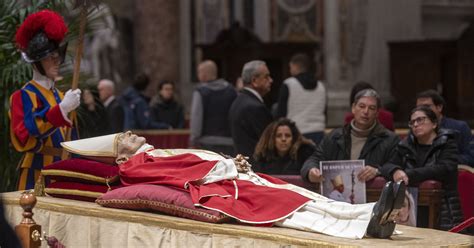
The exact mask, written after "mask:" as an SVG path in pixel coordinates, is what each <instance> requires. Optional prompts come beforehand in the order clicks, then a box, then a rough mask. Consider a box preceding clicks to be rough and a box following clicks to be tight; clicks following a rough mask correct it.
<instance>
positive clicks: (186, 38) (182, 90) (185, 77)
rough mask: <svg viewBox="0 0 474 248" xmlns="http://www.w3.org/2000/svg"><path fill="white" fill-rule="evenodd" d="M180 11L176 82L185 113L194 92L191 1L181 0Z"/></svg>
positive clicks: (187, 110)
mask: <svg viewBox="0 0 474 248" xmlns="http://www.w3.org/2000/svg"><path fill="white" fill-rule="evenodd" d="M179 2H180V13H179V16H180V17H179V18H180V19H179V22H180V23H179V25H180V26H179V31H180V37H179V44H180V45H179V52H180V57H179V82H176V88H177V89H179V92H177V93H178V98H179V99H178V100H179V101H181V103H182V104H183V105H184V107H185V113H189V111H190V106H191V100H192V92H193V89H194V85H193V83H192V82H191V80H192V79H191V75H192V70H193V68H192V61H191V60H192V57H191V54H192V37H191V23H192V22H191V11H192V10H191V1H189V0H180V1H179Z"/></svg>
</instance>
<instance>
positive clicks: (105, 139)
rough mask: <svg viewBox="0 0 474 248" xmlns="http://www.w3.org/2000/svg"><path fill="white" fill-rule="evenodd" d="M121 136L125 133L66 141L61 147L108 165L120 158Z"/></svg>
mask: <svg viewBox="0 0 474 248" xmlns="http://www.w3.org/2000/svg"><path fill="white" fill-rule="evenodd" d="M121 134H123V133H116V134H110V135H104V136H98V137H93V138H87V139H79V140H73V141H66V142H61V146H62V147H63V148H64V149H65V150H66V151H68V152H70V153H73V154H77V155H80V156H83V157H87V158H90V159H93V160H98V161H102V162H106V163H114V162H115V159H116V158H117V156H118V140H119V136H120V135H121Z"/></svg>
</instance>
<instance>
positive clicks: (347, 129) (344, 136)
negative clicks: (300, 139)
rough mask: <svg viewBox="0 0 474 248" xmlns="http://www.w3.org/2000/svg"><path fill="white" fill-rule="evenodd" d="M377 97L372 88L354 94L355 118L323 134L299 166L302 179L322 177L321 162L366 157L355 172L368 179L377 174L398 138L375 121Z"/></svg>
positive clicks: (316, 180)
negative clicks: (314, 149) (301, 165)
mask: <svg viewBox="0 0 474 248" xmlns="http://www.w3.org/2000/svg"><path fill="white" fill-rule="evenodd" d="M380 105H381V104H380V97H379V95H378V94H377V92H375V91H374V90H372V89H366V90H362V91H360V92H359V93H357V94H356V96H355V100H354V103H353V104H352V113H353V114H354V119H353V120H352V122H351V123H349V124H347V125H346V126H344V127H341V128H337V129H335V130H333V131H332V132H331V133H330V134H329V135H327V136H326V137H324V139H323V141H322V142H321V144H319V146H318V147H317V149H316V151H315V152H314V153H313V155H311V157H309V158H308V159H307V160H306V162H305V163H304V165H303V168H302V169H301V176H302V177H303V180H305V181H309V182H312V183H317V182H320V181H321V180H322V176H321V171H320V170H319V162H320V161H328V160H355V159H363V160H365V167H364V169H363V170H362V171H361V172H360V173H359V174H358V175H357V177H358V179H359V180H361V181H368V180H371V179H372V178H374V177H375V176H377V175H379V174H380V171H379V169H380V167H381V166H382V165H383V164H384V163H386V162H388V160H389V159H390V158H391V157H392V155H393V153H394V151H395V146H396V145H397V143H398V142H399V140H400V139H399V137H398V136H397V135H396V134H395V133H393V132H391V131H389V130H388V129H386V128H385V127H383V126H382V125H381V124H379V123H378V122H377V114H378V109H379V108H380Z"/></svg>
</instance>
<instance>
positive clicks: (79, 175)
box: [41, 170, 120, 184]
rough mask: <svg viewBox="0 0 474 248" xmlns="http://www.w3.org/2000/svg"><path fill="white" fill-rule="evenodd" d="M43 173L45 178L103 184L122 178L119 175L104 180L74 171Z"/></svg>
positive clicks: (43, 171) (44, 171) (48, 171)
mask: <svg viewBox="0 0 474 248" xmlns="http://www.w3.org/2000/svg"><path fill="white" fill-rule="evenodd" d="M41 173H42V174H43V176H64V177H73V178H79V179H84V180H88V181H93V182H98V183H103V184H108V183H114V182H116V181H117V180H118V179H119V178H120V177H119V176H118V175H117V176H113V177H109V178H103V177H99V176H94V175H90V174H85V173H81V172H73V171H65V170H41Z"/></svg>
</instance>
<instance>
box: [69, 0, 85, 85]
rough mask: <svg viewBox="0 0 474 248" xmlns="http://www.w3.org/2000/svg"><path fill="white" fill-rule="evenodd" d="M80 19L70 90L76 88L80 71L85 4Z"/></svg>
mask: <svg viewBox="0 0 474 248" xmlns="http://www.w3.org/2000/svg"><path fill="white" fill-rule="evenodd" d="M80 18H81V21H80V24H79V38H78V40H77V47H76V55H75V56H74V71H73V75H72V86H71V88H72V90H75V89H77V87H78V86H79V74H80V72H81V58H82V50H83V49H84V33H85V30H86V21H87V5H86V4H85V3H84V5H83V6H82V8H81V15H80Z"/></svg>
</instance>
